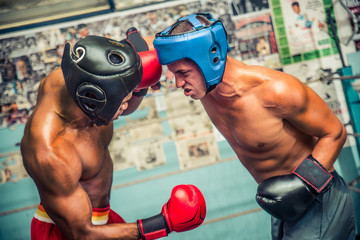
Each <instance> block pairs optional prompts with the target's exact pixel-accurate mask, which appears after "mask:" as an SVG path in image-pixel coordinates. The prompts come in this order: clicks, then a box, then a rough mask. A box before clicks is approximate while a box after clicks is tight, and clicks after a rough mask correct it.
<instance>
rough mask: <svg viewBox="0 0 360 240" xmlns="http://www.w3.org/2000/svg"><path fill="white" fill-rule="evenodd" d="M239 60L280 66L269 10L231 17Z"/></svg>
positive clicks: (267, 65) (254, 63)
mask: <svg viewBox="0 0 360 240" xmlns="http://www.w3.org/2000/svg"><path fill="white" fill-rule="evenodd" d="M233 21H234V26H235V31H234V32H235V33H234V34H235V37H236V39H237V41H238V44H237V46H238V49H237V50H238V52H239V54H240V58H241V61H243V62H244V63H247V64H252V65H261V66H265V67H269V68H274V69H276V68H280V67H281V65H280V58H279V54H278V47H277V42H276V38H275V33H274V28H273V24H272V20H271V14H270V12H267V13H263V14H259V15H251V16H248V17H236V18H234V19H233Z"/></svg>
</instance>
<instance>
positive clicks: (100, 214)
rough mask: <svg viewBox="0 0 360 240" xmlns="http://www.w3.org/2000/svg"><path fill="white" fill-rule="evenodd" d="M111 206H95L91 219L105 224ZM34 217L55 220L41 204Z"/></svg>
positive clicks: (96, 223) (98, 223) (42, 219)
mask: <svg viewBox="0 0 360 240" xmlns="http://www.w3.org/2000/svg"><path fill="white" fill-rule="evenodd" d="M109 213H110V207H106V208H93V212H92V217H91V221H92V223H93V224H94V225H104V224H106V223H107V221H108V219H109ZM34 217H35V218H36V219H38V220H40V221H42V222H47V223H53V224H55V223H54V221H53V220H51V218H50V217H49V215H48V214H47V213H46V211H45V209H44V207H43V206H42V205H41V204H39V206H38V208H37V209H36V211H35V214H34Z"/></svg>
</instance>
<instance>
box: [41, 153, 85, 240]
mask: <svg viewBox="0 0 360 240" xmlns="http://www.w3.org/2000/svg"><path fill="white" fill-rule="evenodd" d="M74 162H75V163H73V164H72V161H69V159H63V158H62V157H58V156H56V157H55V156H52V157H50V158H49V159H48V160H47V161H46V163H43V164H41V165H42V166H40V168H39V169H41V172H40V173H39V172H38V174H36V176H37V177H35V178H36V179H35V182H36V185H37V187H38V190H39V194H40V199H41V203H42V205H43V206H44V209H45V211H46V212H47V214H48V215H49V217H50V218H51V219H52V220H53V221H54V222H55V224H56V225H57V226H58V227H59V228H60V230H61V231H62V232H63V234H64V235H65V236H67V237H68V238H70V239H71V238H72V237H71V236H74V235H75V233H76V232H79V231H82V229H83V228H85V227H86V226H90V225H91V204H90V200H89V198H88V195H87V194H86V192H85V191H84V189H83V188H82V186H81V184H80V182H79V179H80V175H81V167H79V166H77V165H78V164H77V163H76V161H74Z"/></svg>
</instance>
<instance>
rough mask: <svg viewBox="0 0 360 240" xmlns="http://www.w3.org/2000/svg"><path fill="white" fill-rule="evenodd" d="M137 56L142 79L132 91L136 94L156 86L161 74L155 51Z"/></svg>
mask: <svg viewBox="0 0 360 240" xmlns="http://www.w3.org/2000/svg"><path fill="white" fill-rule="evenodd" d="M139 55H140V58H141V63H142V66H143V77H142V79H141V82H140V84H139V85H138V86H137V87H136V88H135V90H134V91H136V92H137V91H140V90H141V89H147V88H148V87H152V86H154V85H156V84H157V83H158V82H159V80H160V77H161V73H162V66H161V65H160V63H159V60H158V57H157V54H156V51H155V50H153V51H145V52H139Z"/></svg>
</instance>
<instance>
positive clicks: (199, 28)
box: [154, 13, 230, 89]
mask: <svg viewBox="0 0 360 240" xmlns="http://www.w3.org/2000/svg"><path fill="white" fill-rule="evenodd" d="M198 15H200V16H203V17H206V18H207V19H208V20H209V21H211V22H212V23H211V24H210V25H208V26H205V24H203V23H201V22H200V21H199V20H198V19H197V18H196V16H198ZM183 21H188V22H189V23H190V24H191V25H192V26H193V30H192V31H189V32H185V33H180V34H171V31H172V30H173V29H174V28H175V27H176V26H178V25H179V24H180V23H181V22H183ZM154 47H155V49H156V51H157V54H158V57H159V62H160V64H162V65H167V64H170V63H172V62H175V61H178V60H180V59H185V58H189V59H191V60H192V61H194V62H195V63H196V64H197V65H198V66H199V68H200V70H201V72H202V74H203V76H204V79H205V83H206V87H207V88H208V89H209V88H210V87H211V86H213V85H217V84H219V83H220V82H221V80H222V77H223V75H224V71H225V64H226V55H227V52H228V51H230V47H229V43H228V41H227V34H226V30H225V28H224V26H223V24H222V22H221V21H220V20H217V19H213V18H212V16H211V14H210V13H195V14H191V15H189V16H186V17H182V18H179V19H178V20H177V21H176V23H174V24H173V25H171V26H169V27H168V28H166V29H165V30H164V31H162V32H160V33H157V34H156V37H155V40H154Z"/></svg>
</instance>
